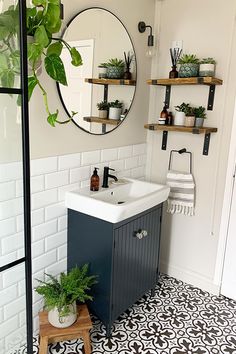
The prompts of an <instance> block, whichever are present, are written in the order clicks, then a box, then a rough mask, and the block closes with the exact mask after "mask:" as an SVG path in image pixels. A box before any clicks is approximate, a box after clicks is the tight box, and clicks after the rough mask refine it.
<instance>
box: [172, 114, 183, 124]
mask: <svg viewBox="0 0 236 354" xmlns="http://www.w3.org/2000/svg"><path fill="white" fill-rule="evenodd" d="M184 123H185V113H184V112H177V111H176V112H175V117H174V125H184Z"/></svg>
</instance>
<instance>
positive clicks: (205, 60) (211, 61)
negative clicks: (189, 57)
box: [200, 58, 216, 65]
mask: <svg viewBox="0 0 236 354" xmlns="http://www.w3.org/2000/svg"><path fill="white" fill-rule="evenodd" d="M200 64H214V65H215V64H216V61H215V59H213V58H203V59H201V60H200Z"/></svg>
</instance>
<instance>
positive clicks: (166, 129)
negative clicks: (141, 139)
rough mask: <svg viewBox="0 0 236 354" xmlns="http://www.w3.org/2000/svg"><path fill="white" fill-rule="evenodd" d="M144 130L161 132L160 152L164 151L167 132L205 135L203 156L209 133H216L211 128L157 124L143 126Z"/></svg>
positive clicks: (215, 130) (207, 146)
mask: <svg viewBox="0 0 236 354" xmlns="http://www.w3.org/2000/svg"><path fill="white" fill-rule="evenodd" d="M144 128H146V129H149V130H159V131H162V132H163V134H162V147H161V148H162V150H166V147H167V138H168V132H169V131H172V132H182V133H192V134H205V138H204V144H203V155H208V151H209V145H210V138H211V133H216V132H217V128H212V127H201V128H197V127H184V126H182V125H181V126H178V125H160V124H157V123H151V124H145V125H144Z"/></svg>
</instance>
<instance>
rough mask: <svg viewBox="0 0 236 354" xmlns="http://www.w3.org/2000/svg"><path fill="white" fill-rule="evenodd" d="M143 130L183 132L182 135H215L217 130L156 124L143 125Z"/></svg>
mask: <svg viewBox="0 0 236 354" xmlns="http://www.w3.org/2000/svg"><path fill="white" fill-rule="evenodd" d="M144 128H146V129H149V130H160V131H175V132H184V133H193V134H209V133H216V132H217V128H212V127H202V128H196V127H184V126H178V125H159V124H156V123H153V124H145V125H144Z"/></svg>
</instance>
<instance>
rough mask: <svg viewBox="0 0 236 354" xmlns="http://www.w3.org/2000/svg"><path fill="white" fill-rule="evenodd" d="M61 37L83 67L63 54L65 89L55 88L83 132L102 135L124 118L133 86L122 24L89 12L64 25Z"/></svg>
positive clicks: (133, 62) (107, 14)
mask: <svg viewBox="0 0 236 354" xmlns="http://www.w3.org/2000/svg"><path fill="white" fill-rule="evenodd" d="M63 39H65V40H66V41H67V43H69V44H70V45H71V46H74V47H76V48H77V49H78V51H79V52H80V54H81V56H82V60H83V65H82V66H81V67H77V68H76V67H73V66H71V65H69V64H70V62H71V58H70V56H69V55H68V51H66V50H65V51H64V53H62V59H63V62H64V65H65V70H66V75H67V82H68V86H63V85H61V84H59V85H58V91H59V95H60V98H61V101H62V104H63V106H64V108H65V110H66V113H67V114H68V116H70V117H72V115H73V112H77V113H76V114H75V115H74V116H73V118H72V120H73V122H74V123H75V124H76V125H77V126H78V127H79V128H81V129H83V130H84V131H86V132H88V133H91V134H106V133H109V132H110V131H112V130H113V129H115V128H117V127H118V126H119V125H120V124H121V123H122V121H123V120H124V119H125V118H126V117H127V115H128V113H129V111H130V108H131V105H132V102H133V99H134V94H135V88H136V57H135V52H134V47H133V44H132V41H131V38H130V36H129V34H128V32H127V30H126V28H125V27H124V25H123V24H122V22H121V21H120V20H119V19H118V18H117V17H116V16H115V15H114V14H112V13H111V12H110V11H108V10H105V9H102V8H89V9H86V10H84V11H82V12H80V13H79V14H77V15H76V16H75V17H74V18H73V19H72V20H71V21H70V22H69V24H68V25H67V28H66V30H65V32H64V34H63Z"/></svg>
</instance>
